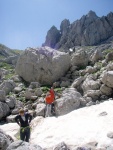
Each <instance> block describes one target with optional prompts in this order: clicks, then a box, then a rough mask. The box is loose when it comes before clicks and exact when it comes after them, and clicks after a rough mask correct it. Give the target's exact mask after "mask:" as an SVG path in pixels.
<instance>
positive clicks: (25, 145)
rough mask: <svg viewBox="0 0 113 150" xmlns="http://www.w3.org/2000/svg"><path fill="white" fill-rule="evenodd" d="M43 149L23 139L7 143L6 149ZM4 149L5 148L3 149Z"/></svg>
mask: <svg viewBox="0 0 113 150" xmlns="http://www.w3.org/2000/svg"><path fill="white" fill-rule="evenodd" d="M28 149H31V150H43V149H42V148H41V147H40V146H38V145H34V144H29V143H27V142H24V141H16V142H13V143H12V144H10V145H9V147H8V148H7V149H6V150H28ZM4 150H5V149H4Z"/></svg>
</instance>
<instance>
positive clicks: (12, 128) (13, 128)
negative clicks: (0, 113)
mask: <svg viewBox="0 0 113 150" xmlns="http://www.w3.org/2000/svg"><path fill="white" fill-rule="evenodd" d="M0 129H2V130H3V131H5V132H6V133H7V134H8V135H10V136H11V137H12V138H13V139H14V140H16V138H15V134H16V133H17V132H18V131H19V125H17V124H16V123H8V124H4V125H0Z"/></svg>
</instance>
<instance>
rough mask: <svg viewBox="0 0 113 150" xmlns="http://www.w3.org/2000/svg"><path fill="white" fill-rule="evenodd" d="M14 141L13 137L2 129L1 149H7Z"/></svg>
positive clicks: (0, 134)
mask: <svg viewBox="0 0 113 150" xmlns="http://www.w3.org/2000/svg"><path fill="white" fill-rule="evenodd" d="M12 142H13V139H12V138H11V137H10V136H8V135H6V134H5V133H4V132H3V131H2V130H1V129H0V150H6V149H7V147H8V146H9V145H10V144H11V143H12Z"/></svg>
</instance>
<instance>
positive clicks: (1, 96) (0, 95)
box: [0, 90, 6, 102]
mask: <svg viewBox="0 0 113 150" xmlns="http://www.w3.org/2000/svg"><path fill="white" fill-rule="evenodd" d="M5 100H6V95H5V92H4V91H3V90H0V101H1V102H5Z"/></svg>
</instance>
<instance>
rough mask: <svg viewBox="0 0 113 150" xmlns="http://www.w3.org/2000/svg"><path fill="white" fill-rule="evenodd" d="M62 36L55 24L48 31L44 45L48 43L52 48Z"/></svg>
mask: <svg viewBox="0 0 113 150" xmlns="http://www.w3.org/2000/svg"><path fill="white" fill-rule="evenodd" d="M60 36H61V35H60V32H59V30H57V28H56V27H55V26H52V27H51V29H50V30H49V31H48V33H47V36H46V41H45V43H44V44H43V46H45V45H47V46H49V47H51V48H54V47H55V45H56V43H58V41H59V39H60Z"/></svg>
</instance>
